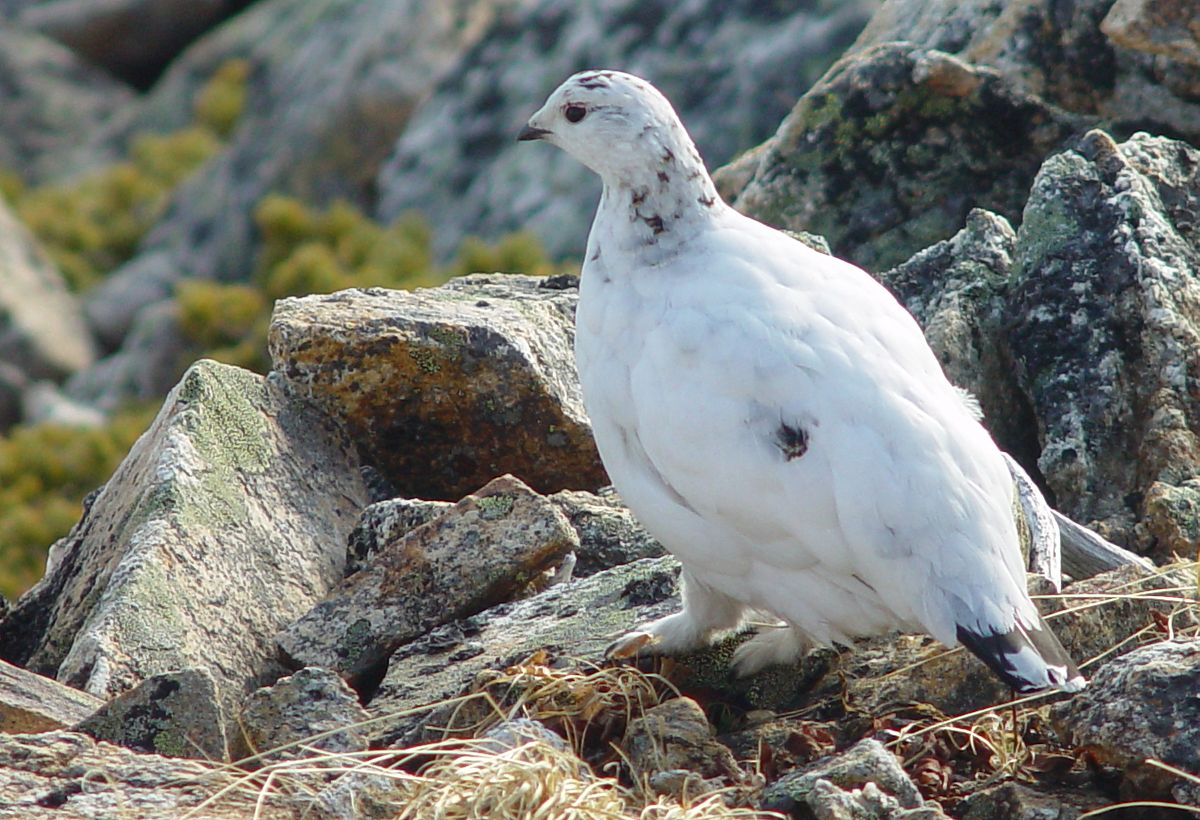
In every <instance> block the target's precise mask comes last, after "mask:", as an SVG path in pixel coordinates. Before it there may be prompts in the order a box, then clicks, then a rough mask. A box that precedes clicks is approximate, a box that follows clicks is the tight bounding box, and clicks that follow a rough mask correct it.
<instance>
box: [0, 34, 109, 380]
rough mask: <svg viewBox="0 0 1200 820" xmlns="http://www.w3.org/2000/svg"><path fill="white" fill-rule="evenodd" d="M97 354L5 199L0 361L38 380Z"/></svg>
mask: <svg viewBox="0 0 1200 820" xmlns="http://www.w3.org/2000/svg"><path fill="white" fill-rule="evenodd" d="M3 36H4V35H3V32H2V31H0V37H3ZM2 51H3V43H2V41H0V52H2ZM2 60H3V57H0V61H2ZM3 87H4V84H3V80H2V79H0V89H2V88H3ZM3 110H4V103H3V102H2V101H0V117H3V113H2V112H3ZM0 133H3V129H0ZM95 355H96V354H95V348H94V345H93V342H92V336H91V333H90V332H89V331H88V328H87V325H86V323H85V322H84V321H83V313H82V310H81V309H80V306H79V301H78V300H77V299H76V298H75V296H74V295H73V294H71V293H69V292H68V291H67V288H66V286H65V285H64V284H63V280H62V276H61V275H59V273H58V271H57V270H56V269H55V268H54V265H53V264H52V263H51V262H50V259H49V258H48V257H47V256H46V254H45V253H44V252H43V251H42V249H41V247H39V246H38V244H37V243H36V241H35V240H34V238H33V236H32V235H31V234H30V233H29V231H28V229H26V228H25V226H24V225H22V224H21V222H20V221H19V220H18V219H17V216H16V214H14V213H13V212H12V211H11V210H10V209H9V207H8V206H7V205H6V204H5V201H4V198H3V197H0V361H3V362H6V363H10V364H12V365H14V366H16V367H17V368H19V369H20V370H21V371H22V372H23V373H24V374H26V375H27V376H29V377H31V378H34V379H62V378H64V377H66V376H69V375H70V374H72V373H74V372H76V371H78V370H81V369H82V368H85V367H87V366H88V365H89V364H91V363H92V360H93V359H94V358H95Z"/></svg>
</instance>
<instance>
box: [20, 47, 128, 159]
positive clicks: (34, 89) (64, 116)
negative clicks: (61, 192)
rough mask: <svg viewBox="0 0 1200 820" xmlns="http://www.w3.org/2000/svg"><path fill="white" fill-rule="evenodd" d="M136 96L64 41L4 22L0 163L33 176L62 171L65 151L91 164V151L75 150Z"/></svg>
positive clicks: (69, 155)
mask: <svg viewBox="0 0 1200 820" xmlns="http://www.w3.org/2000/svg"><path fill="white" fill-rule="evenodd" d="M132 101H133V93H132V92H131V91H130V90H129V89H128V88H127V87H125V86H124V85H122V84H121V83H119V82H117V81H116V80H114V79H113V78H111V77H109V76H108V75H106V74H105V73H104V72H103V71H97V70H96V69H95V68H94V67H92V66H89V65H88V64H87V63H85V62H84V61H83V60H82V59H80V58H79V57H78V56H76V55H75V54H74V53H72V52H71V51H70V50H68V49H67V48H65V47H64V46H61V45H59V44H58V43H55V42H53V41H51V40H49V39H47V38H45V37H42V36H39V35H37V34H35V33H33V32H30V31H22V30H20V29H17V28H14V27H12V26H11V25H8V24H5V25H3V26H0V168H4V169H5V170H7V171H9V172H13V173H17V174H19V175H20V176H21V177H22V178H24V179H25V180H26V181H31V182H32V181H44V180H46V179H48V178H53V177H55V176H57V175H58V174H61V173H62V172H63V169H64V164H65V162H66V158H67V157H73V160H72V161H73V162H77V163H78V165H77V166H76V167H77V168H79V169H81V170H82V169H87V168H90V167H93V166H94V162H95V155H94V154H93V153H92V152H87V151H85V152H83V153H81V154H79V156H78V157H75V153H76V151H77V150H78V149H79V147H80V146H81V145H82V144H83V143H85V142H86V141H87V139H88V137H89V136H90V135H91V134H93V133H95V132H96V131H97V130H98V129H99V127H100V124H101V123H102V122H104V120H105V119H106V118H108V117H109V116H111V115H113V113H114V112H116V111H119V110H121V109H123V108H124V107H125V106H127V105H129V104H130V103H131V102H132Z"/></svg>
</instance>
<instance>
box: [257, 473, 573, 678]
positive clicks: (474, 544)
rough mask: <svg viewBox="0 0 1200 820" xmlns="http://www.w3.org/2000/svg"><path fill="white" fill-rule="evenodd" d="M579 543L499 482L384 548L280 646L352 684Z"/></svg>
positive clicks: (507, 481)
mask: <svg viewBox="0 0 1200 820" xmlns="http://www.w3.org/2000/svg"><path fill="white" fill-rule="evenodd" d="M578 545H579V541H578V539H577V538H576V537H575V532H574V531H573V530H572V529H571V527H570V524H569V523H568V522H567V519H566V517H565V516H564V515H563V514H562V513H561V512H559V511H558V510H557V509H556V508H555V507H554V506H553V505H552V504H551V503H550V502H549V501H547V500H546V499H545V498H543V497H542V496H539V495H538V494H537V493H535V492H533V491H532V490H530V489H529V487H528V486H526V485H525V484H523V483H522V482H520V481H518V480H517V479H515V478H513V477H512V476H502V477H500V478H497V479H495V480H493V481H491V482H489V483H488V484H487V486H485V487H483V488H482V489H480V490H478V491H477V492H475V493H474V494H472V495H469V496H467V497H466V498H464V499H463V500H462V501H460V502H458V504H456V505H454V506H453V507H452V508H450V509H449V510H447V511H446V512H445V513H443V514H442V515H440V516H438V517H437V518H436V519H434V520H432V521H430V522H429V523H428V524H424V525H422V526H420V527H418V528H416V529H415V530H410V531H408V532H406V533H405V534H404V535H403V536H402V537H401V538H399V539H398V540H396V541H393V542H391V543H388V544H386V545H384V546H383V548H382V549H381V550H380V551H379V552H378V553H376V554H375V555H374V556H372V558H371V560H370V562H369V563H368V564H367V566H366V567H364V568H363V569H362V570H360V571H359V572H356V573H355V574H354V575H351V576H350V577H349V578H347V579H346V580H345V581H344V582H343V583H342V584H341V586H340V587H338V588H337V589H336V590H334V591H333V592H332V593H331V594H330V596H329V597H328V598H326V599H325V600H324V601H321V602H320V603H319V604H317V605H316V606H315V607H313V609H312V610H311V611H309V612H308V613H307V614H305V615H304V616H303V617H302V618H300V619H299V620H298V621H296V622H295V623H294V624H292V625H291V626H289V627H288V628H287V629H286V630H284V631H283V632H282V633H280V635H279V637H278V638H277V643H278V645H279V648H280V649H281V650H282V651H283V653H284V654H285V655H286V656H287V658H288V659H289V660H290V661H291V662H292V663H294V664H296V665H306V666H323V667H326V668H329V669H334V670H337V671H338V672H340V673H341V674H342V675H344V676H346V677H348V678H351V679H353V680H358V679H361V678H362V677H363V676H364V675H366V674H367V673H369V672H371V671H372V670H373V669H375V668H376V667H378V666H379V665H380V664H383V663H384V662H386V661H387V658H388V656H389V655H390V654H391V653H392V651H393V650H394V649H395V648H396V647H397V646H399V645H400V644H402V643H404V642H405V641H410V640H412V639H413V638H416V637H418V636H420V635H423V634H425V633H427V632H429V630H431V629H433V628H434V627H436V626H441V625H442V624H446V623H449V622H450V621H453V620H456V619H458V618H464V617H467V616H469V615H474V614H475V613H477V612H480V611H482V610H484V609H487V608H488V607H490V606H493V605H495V604H498V603H501V602H503V601H506V600H508V599H509V598H511V597H512V596H513V595H514V594H515V593H517V592H518V591H520V590H521V589H522V588H523V587H525V586H526V585H528V584H529V583H530V582H531V581H533V580H534V579H535V578H536V577H538V575H540V574H541V572H542V571H543V570H545V569H547V568H549V567H550V566H551V565H552V564H553V563H555V562H556V561H558V560H561V559H562V557H563V556H564V555H565V554H566V553H567V552H569V551H570V550H571V549H573V548H575V547H577V546H578Z"/></svg>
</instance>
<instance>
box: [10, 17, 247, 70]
mask: <svg viewBox="0 0 1200 820" xmlns="http://www.w3.org/2000/svg"><path fill="white" fill-rule="evenodd" d="M242 5H243V2H242V0H87V2H82V3H81V2H79V0H50V2H43V3H31V4H29V5H27V6H25V8H23V9H21V11H20V12H19V13H18V14H17V15H16V16H15V18H14V21H13V22H15V23H16V24H17V25H18V26H21V27H23V28H27V29H29V30H31V31H39V32H41V33H42V34H45V35H46V36H47V37H50V38H52V39H54V40H57V41H58V42H60V43H62V44H63V45H65V46H67V47H68V48H70V49H72V50H73V51H75V52H77V53H78V54H80V55H82V56H83V57H84V58H86V59H87V60H89V61H90V62H92V63H95V64H96V65H99V66H103V67H104V68H105V69H106V70H107V71H108V72H109V73H111V74H112V75H114V76H116V77H120V78H122V79H123V80H125V81H126V82H130V83H133V84H135V85H142V86H145V85H149V81H150V80H152V79H154V77H155V76H156V75H157V74H158V72H159V71H161V70H162V67H163V66H164V65H166V64H167V63H168V62H170V60H171V59H172V58H173V57H174V56H175V55H176V54H177V53H178V52H179V51H180V50H181V49H182V48H183V47H184V46H185V45H187V43H188V42H189V41H191V40H192V39H193V38H195V37H196V36H197V35H199V34H202V33H203V32H204V31H205V30H206V29H208V28H210V27H211V26H213V25H215V24H216V23H218V22H220V21H221V19H222V18H224V17H227V16H228V15H229V14H230V13H232V12H233V11H235V10H236V9H237V8H238V7H240V6H242Z"/></svg>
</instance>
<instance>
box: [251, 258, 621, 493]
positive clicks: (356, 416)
mask: <svg viewBox="0 0 1200 820" xmlns="http://www.w3.org/2000/svg"><path fill="white" fill-rule="evenodd" d="M558 284H559V280H557V279H555V278H550V279H536V278H532V277H525V276H504V275H476V276H464V277H462V278H460V279H455V280H453V281H451V282H450V283H448V284H447V285H444V286H442V287H440V288H434V289H426V290H418V291H415V292H411V293H410V292H406V291H389V290H381V289H371V290H348V291H342V292H341V293H335V294H332V295H329V296H307V297H304V298H300V299H281V300H280V301H279V302H277V303H276V305H275V314H274V316H273V318H272V321H271V330H270V336H269V344H270V349H271V360H272V363H273V367H274V369H275V371H276V372H278V373H279V374H281V375H282V376H283V378H284V379H285V380H286V381H287V383H288V384H289V385H290V387H291V389H292V390H293V391H294V392H296V393H298V394H301V395H303V396H306V397H309V398H311V399H312V400H313V401H315V402H316V403H317V405H318V406H320V407H321V408H322V409H324V410H325V411H326V412H327V413H328V414H329V415H331V416H333V417H334V418H336V419H339V420H340V421H341V422H342V423H344V424H345V426H346V428H347V429H348V430H349V431H350V433H351V435H352V436H353V438H354V439H355V441H356V442H357V443H358V446H359V448H360V450H361V451H362V452H363V453H364V455H365V457H366V458H367V459H368V460H370V461H372V462H373V463H374V465H375V466H376V467H378V468H379V470H380V472H381V473H382V474H383V476H384V477H385V478H386V479H387V480H388V481H390V482H391V483H392V484H393V485H394V486H395V488H396V491H397V493H398V494H399V495H402V496H408V497H414V498H425V499H443V500H448V501H456V500H458V499H459V498H462V497H463V496H464V495H466V494H467V493H469V492H471V491H473V490H475V489H477V488H479V487H481V486H483V485H484V484H485V483H487V482H488V481H490V480H491V479H492V478H494V477H495V476H497V475H501V474H503V473H512V474H513V475H515V476H517V477H518V478H520V479H521V480H523V481H525V482H527V483H528V484H529V485H530V486H531V487H533V488H534V489H535V490H537V491H538V492H541V493H552V492H555V491H557V490H561V489H564V488H572V489H592V488H595V487H601V486H603V485H605V484H607V483H608V480H607V477H606V475H605V473H604V468H603V467H602V466H601V464H600V456H599V454H598V453H597V452H596V445H595V443H594V442H593V441H592V432H591V423H590V422H589V421H588V418H587V414H586V412H585V411H584V408H583V398H582V395H581V393H580V389H579V380H578V377H577V376H576V374H575V362H574V357H573V356H572V353H571V345H572V343H573V342H572V340H573V339H574V330H575V329H574V311H575V303H576V301H577V298H578V292H577V291H576V289H575V288H573V287H569V288H565V289H564V288H561V287H558Z"/></svg>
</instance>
